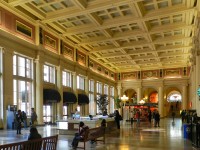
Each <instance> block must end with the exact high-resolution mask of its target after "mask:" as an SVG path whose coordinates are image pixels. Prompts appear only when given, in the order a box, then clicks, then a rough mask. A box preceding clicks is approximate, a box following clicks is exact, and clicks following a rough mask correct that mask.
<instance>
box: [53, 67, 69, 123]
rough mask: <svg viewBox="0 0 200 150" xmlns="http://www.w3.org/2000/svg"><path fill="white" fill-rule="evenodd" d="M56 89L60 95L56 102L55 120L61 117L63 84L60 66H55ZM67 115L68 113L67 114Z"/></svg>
mask: <svg viewBox="0 0 200 150" xmlns="http://www.w3.org/2000/svg"><path fill="white" fill-rule="evenodd" d="M57 87H58V88H57V89H58V92H59V93H60V96H61V101H60V102H59V103H57V105H56V107H57V112H56V114H57V118H56V119H57V120H60V119H62V118H63V85H62V67H61V66H59V67H57ZM68 115H69V114H68Z"/></svg>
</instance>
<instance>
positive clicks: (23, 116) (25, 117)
mask: <svg viewBox="0 0 200 150" xmlns="http://www.w3.org/2000/svg"><path fill="white" fill-rule="evenodd" d="M22 118H23V123H24V129H27V116H26V113H25V111H22Z"/></svg>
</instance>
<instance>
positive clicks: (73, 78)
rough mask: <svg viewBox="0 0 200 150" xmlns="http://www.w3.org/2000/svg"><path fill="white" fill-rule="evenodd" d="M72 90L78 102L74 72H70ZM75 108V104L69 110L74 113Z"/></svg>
mask: <svg viewBox="0 0 200 150" xmlns="http://www.w3.org/2000/svg"><path fill="white" fill-rule="evenodd" d="M72 88H73V92H74V94H75V95H76V97H77V100H78V93H77V77H76V72H72ZM76 107H77V104H75V105H74V104H73V105H72V108H71V109H72V110H73V111H74V110H75V108H76Z"/></svg>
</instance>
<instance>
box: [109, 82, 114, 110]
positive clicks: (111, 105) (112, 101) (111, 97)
mask: <svg viewBox="0 0 200 150" xmlns="http://www.w3.org/2000/svg"><path fill="white" fill-rule="evenodd" d="M114 96H115V92H114V87H112V86H111V87H110V113H113V112H114V105H115V104H114V103H115V102H114Z"/></svg>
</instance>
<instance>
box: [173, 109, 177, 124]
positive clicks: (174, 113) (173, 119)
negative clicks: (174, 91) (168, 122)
mask: <svg viewBox="0 0 200 150" xmlns="http://www.w3.org/2000/svg"><path fill="white" fill-rule="evenodd" d="M175 115H176V114H175V112H174V111H173V112H172V119H173V123H174V118H175Z"/></svg>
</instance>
